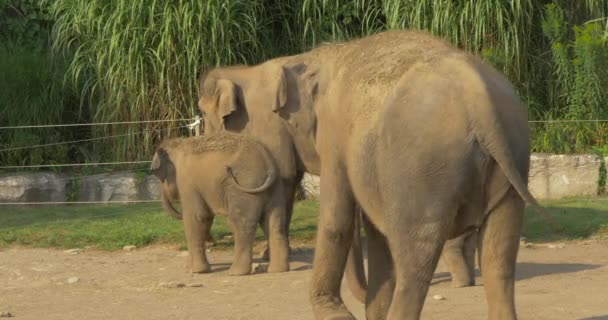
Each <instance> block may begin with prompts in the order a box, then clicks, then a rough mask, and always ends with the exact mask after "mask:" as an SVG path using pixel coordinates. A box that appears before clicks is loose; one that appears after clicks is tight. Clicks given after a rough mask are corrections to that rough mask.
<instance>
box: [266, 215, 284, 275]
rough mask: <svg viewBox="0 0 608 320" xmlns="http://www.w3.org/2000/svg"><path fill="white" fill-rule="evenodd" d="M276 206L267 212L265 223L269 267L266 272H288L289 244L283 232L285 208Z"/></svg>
mask: <svg viewBox="0 0 608 320" xmlns="http://www.w3.org/2000/svg"><path fill="white" fill-rule="evenodd" d="M282 204H283V203H281V204H278V203H277V205H275V206H273V207H272V208H271V209H270V210H268V213H267V218H266V219H265V222H266V224H267V227H265V229H268V239H269V241H268V242H269V245H268V247H269V249H270V253H269V254H270V265H269V266H268V272H285V271H289V242H288V241H287V234H286V230H285V223H286V221H285V206H284V205H282Z"/></svg>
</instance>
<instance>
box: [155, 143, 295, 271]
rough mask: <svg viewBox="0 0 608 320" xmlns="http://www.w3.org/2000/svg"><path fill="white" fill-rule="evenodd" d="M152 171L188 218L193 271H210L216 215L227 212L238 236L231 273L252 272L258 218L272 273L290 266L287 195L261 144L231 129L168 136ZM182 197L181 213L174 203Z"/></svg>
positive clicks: (167, 198) (165, 199)
mask: <svg viewBox="0 0 608 320" xmlns="http://www.w3.org/2000/svg"><path fill="white" fill-rule="evenodd" d="M150 170H151V171H152V173H153V174H154V175H156V176H157V177H158V178H159V179H160V181H161V198H162V203H163V208H164V209H165V211H166V212H167V214H169V215H171V216H174V217H175V218H177V219H181V220H183V224H184V232H185V234H186V240H187V242H188V251H189V252H190V257H191V262H190V271H191V272H193V273H204V272H209V271H211V267H210V265H209V261H208V260H207V255H206V248H205V240H208V239H210V234H209V232H210V229H211V225H212V223H213V218H214V215H216V214H219V215H225V216H227V218H228V220H229V222H230V226H231V228H232V231H233V234H234V238H235V247H234V261H233V263H232V266H231V268H230V270H229V274H230V275H245V274H249V273H251V262H252V249H253V242H254V240H255V231H256V228H257V225H258V223H260V224H261V225H262V228H263V229H264V231H265V233H266V235H267V236H268V239H269V241H268V242H269V245H268V246H269V249H270V264H269V268H268V272H284V271H288V270H289V263H288V250H289V246H288V242H287V235H286V234H285V223H286V217H285V206H286V204H285V195H284V194H283V186H282V184H281V181H280V179H278V178H277V168H276V165H275V164H274V161H273V160H272V157H271V156H270V154H269V153H268V150H266V148H264V146H263V145H262V144H261V143H259V142H256V141H255V140H254V139H252V138H249V137H244V136H241V135H236V134H229V133H222V134H215V135H206V136H203V137H193V138H184V139H173V140H165V141H163V142H162V143H161V145H160V146H159V147H158V148H157V150H156V152H155V154H154V158H153V160H152V164H151V167H150ZM177 200H181V206H182V209H183V210H182V212H181V213H180V212H179V211H177V210H176V209H175V208H174V207H173V204H172V201H177Z"/></svg>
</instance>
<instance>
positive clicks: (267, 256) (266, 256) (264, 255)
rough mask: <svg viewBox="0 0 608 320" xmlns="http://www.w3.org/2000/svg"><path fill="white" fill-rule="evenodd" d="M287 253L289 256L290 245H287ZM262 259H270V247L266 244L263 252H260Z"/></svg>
mask: <svg viewBox="0 0 608 320" xmlns="http://www.w3.org/2000/svg"><path fill="white" fill-rule="evenodd" d="M287 254H288V255H290V256H291V247H289V250H288V251H287ZM261 259H262V260H264V261H269V260H270V248H269V247H268V246H266V248H265V249H264V253H262V258H261Z"/></svg>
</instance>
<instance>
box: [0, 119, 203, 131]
mask: <svg viewBox="0 0 608 320" xmlns="http://www.w3.org/2000/svg"><path fill="white" fill-rule="evenodd" d="M192 120H195V118H189V119H165V120H143V121H120V122H90V123H68V124H42V125H25V126H6V127H0V130H6V129H34V128H65V127H91V126H108V125H125V124H142V123H163V122H180V121H192Z"/></svg>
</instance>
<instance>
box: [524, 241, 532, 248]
mask: <svg viewBox="0 0 608 320" xmlns="http://www.w3.org/2000/svg"><path fill="white" fill-rule="evenodd" d="M524 248H534V245H533V244H531V243H529V242H526V243H524Z"/></svg>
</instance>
